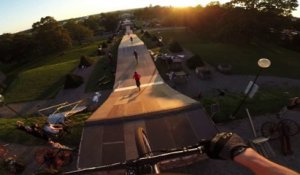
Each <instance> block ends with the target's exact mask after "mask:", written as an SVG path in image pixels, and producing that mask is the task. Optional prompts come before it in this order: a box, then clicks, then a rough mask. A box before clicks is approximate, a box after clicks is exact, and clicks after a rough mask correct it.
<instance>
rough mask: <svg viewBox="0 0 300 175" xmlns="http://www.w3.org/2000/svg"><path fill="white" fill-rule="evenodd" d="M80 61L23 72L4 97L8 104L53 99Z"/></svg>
mask: <svg viewBox="0 0 300 175" xmlns="http://www.w3.org/2000/svg"><path fill="white" fill-rule="evenodd" d="M78 61H79V60H73V61H68V62H63V63H58V64H52V65H46V66H41V67H38V68H33V69H30V70H27V71H24V72H21V73H20V74H19V75H18V76H17V77H16V78H15V80H14V81H13V82H12V83H11V84H10V86H9V87H8V89H7V91H5V93H4V96H5V99H6V102H7V103H11V102H20V101H29V100H37V99H46V98H51V97H53V96H55V95H56V93H57V92H58V91H59V90H60V89H61V88H62V86H63V84H64V77H65V75H66V74H68V73H70V72H71V71H72V70H73V69H74V68H75V67H76V66H77V65H78Z"/></svg>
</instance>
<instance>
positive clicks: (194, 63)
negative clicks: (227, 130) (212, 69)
mask: <svg viewBox="0 0 300 175" xmlns="http://www.w3.org/2000/svg"><path fill="white" fill-rule="evenodd" d="M186 64H187V66H188V67H189V68H190V69H192V70H194V69H196V67H202V66H205V63H204V61H203V59H202V58H201V57H200V56H199V55H197V54H196V55H193V56H192V57H191V58H190V59H188V60H187V62H186Z"/></svg>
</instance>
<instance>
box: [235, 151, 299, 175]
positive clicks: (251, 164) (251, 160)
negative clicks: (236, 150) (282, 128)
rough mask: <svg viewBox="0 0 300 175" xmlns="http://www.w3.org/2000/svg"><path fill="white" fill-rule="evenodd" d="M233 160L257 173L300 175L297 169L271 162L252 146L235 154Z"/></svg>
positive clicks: (266, 174)
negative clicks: (293, 169)
mask: <svg viewBox="0 0 300 175" xmlns="http://www.w3.org/2000/svg"><path fill="white" fill-rule="evenodd" d="M233 160H234V161H235V162H237V163H239V164H241V165H243V166H245V167H247V168H249V169H250V170H252V171H253V172H254V173H255V174H256V175H286V174H288V175H299V173H297V172H295V171H292V170H290V169H288V168H286V167H283V166H281V165H278V164H276V163H274V162H271V161H270V160H268V159H266V158H265V157H263V156H261V155H260V154H258V153H257V152H256V151H254V150H253V149H252V148H247V149H246V150H245V151H244V152H242V153H241V154H239V155H237V156H235V157H234V158H233Z"/></svg>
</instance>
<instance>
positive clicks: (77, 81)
mask: <svg viewBox="0 0 300 175" xmlns="http://www.w3.org/2000/svg"><path fill="white" fill-rule="evenodd" d="M83 82H84V81H83V78H82V77H81V76H79V75H75V74H68V75H67V76H66V80H65V86H64V89H72V88H77V87H79V86H80V85H81V84H82V83H83Z"/></svg>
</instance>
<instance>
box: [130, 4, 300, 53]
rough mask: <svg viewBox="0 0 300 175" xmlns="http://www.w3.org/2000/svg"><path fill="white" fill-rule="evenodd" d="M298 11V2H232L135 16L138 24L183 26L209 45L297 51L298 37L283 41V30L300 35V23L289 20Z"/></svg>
mask: <svg viewBox="0 0 300 175" xmlns="http://www.w3.org/2000/svg"><path fill="white" fill-rule="evenodd" d="M297 7H298V2H297V0H232V1H231V2H228V3H225V4H220V3H219V2H211V3H210V4H208V5H207V6H206V7H202V6H200V5H199V6H196V7H191V8H172V7H160V6H154V7H146V8H143V9H138V10H136V11H135V12H134V14H135V16H136V17H137V18H138V19H140V20H146V21H153V19H159V21H160V24H161V25H163V26H186V27H187V28H188V29H190V30H192V31H194V32H195V33H197V34H198V35H199V37H202V38H204V39H207V40H210V41H221V42H233V43H238V44H240V43H249V42H250V41H251V40H254V39H263V40H267V41H272V42H277V43H279V44H281V45H283V46H287V47H289V48H292V49H296V50H299V51H300V42H299V36H300V35H299V34H298V35H294V36H293V37H286V38H285V39H282V35H283V34H282V31H283V30H284V29H290V30H295V31H296V30H298V31H300V20H299V19H298V20H295V18H293V17H292V16H291V12H292V11H294V10H296V8H297ZM154 21H155V20H154ZM291 46H293V47H291Z"/></svg>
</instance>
